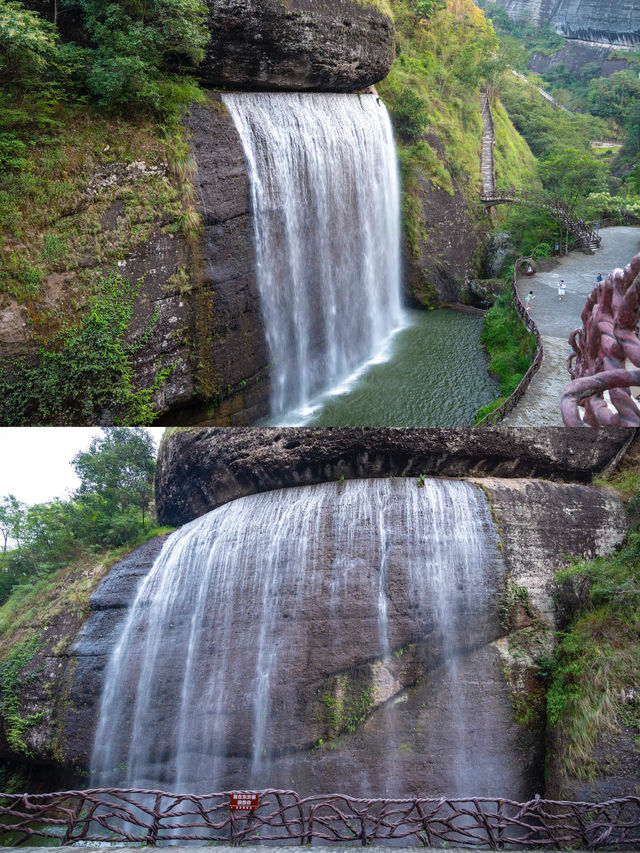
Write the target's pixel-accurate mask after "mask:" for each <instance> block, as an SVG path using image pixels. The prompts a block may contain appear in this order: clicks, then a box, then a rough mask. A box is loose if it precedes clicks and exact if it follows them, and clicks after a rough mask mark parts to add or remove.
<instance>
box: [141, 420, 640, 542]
mask: <svg viewBox="0 0 640 853" xmlns="http://www.w3.org/2000/svg"><path fill="white" fill-rule="evenodd" d="M633 435H634V432H633V430H627V429H608V430H580V429H576V430H571V431H567V430H566V429H528V428H522V429H520V428H515V429H514V428H512V429H508V428H498V429H490V430H468V429H465V428H442V429H429V430H412V429H332V430H323V429H313V428H290V429H286V430H281V429H277V428H266V427H265V428H254V429H248V430H229V429H198V428H193V429H189V430H177V431H176V432H173V433H171V434H169V435H168V436H166V437H165V439H164V440H163V442H162V444H161V446H160V452H159V458H158V471H157V475H156V502H157V510H158V517H159V519H160V520H161V522H162V523H163V524H170V525H172V526H177V525H181V524H185V523H186V522H187V521H191V519H193V518H197V517H198V516H199V515H203V514H204V513H205V512H209V510H211V509H214V507H217V506H220V505H221V504H224V503H226V502H227V501H230V500H233V499H234V498H238V497H242V496H243V495H250V494H254V493H255V492H262V491H268V490H270V489H279V488H283V487H286V486H299V485H306V484H310V483H322V482H326V481H328V480H338V479H339V478H340V477H344V478H345V479H351V478H362V477H418V476H419V475H420V474H425V475H430V476H442V477H466V476H476V477H487V476H493V477H502V478H504V477H545V478H548V479H553V480H569V481H575V482H590V480H591V477H592V475H593V473H594V472H598V471H601V470H603V469H604V468H605V467H606V466H607V465H608V464H609V463H610V462H611V461H612V460H613V459H614V458H615V457H616V456H617V454H618V453H620V452H621V451H622V450H623V448H624V447H625V446H626V445H627V444H628V443H629V442H630V441H631V438H632V436H633Z"/></svg>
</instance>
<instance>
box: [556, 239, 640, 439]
mask: <svg viewBox="0 0 640 853" xmlns="http://www.w3.org/2000/svg"><path fill="white" fill-rule="evenodd" d="M639 320H640V255H636V256H635V257H634V258H633V260H632V261H631V263H630V264H629V265H628V266H626V267H625V268H624V269H623V270H622V269H616V270H613V272H611V273H609V275H608V276H607V277H606V278H605V280H604V281H603V282H601V283H600V284H598V286H597V287H595V288H594V289H593V291H592V292H591V295H590V296H589V298H588V299H587V302H586V304H585V307H584V310H583V311H582V328H581V329H576V330H575V331H574V332H572V333H571V335H570V336H569V343H570V344H571V347H572V350H573V352H572V353H571V355H570V356H569V361H568V364H567V367H568V370H569V374H570V375H571V378H572V381H571V382H569V384H568V385H567V386H566V387H565V389H564V391H563V392H562V403H561V409H562V420H563V421H564V424H565V426H569V427H575V426H592V427H598V426H628V427H632V426H633V427H636V426H640V405H639V404H638V402H637V401H636V400H635V399H634V398H633V396H632V394H631V388H632V386H634V385H640V340H638V321H639ZM574 362H575V363H574ZM606 391H608V392H609V400H610V404H608V403H607V401H606V400H605V399H604V394H605V392H606ZM579 406H583V407H584V415H583V416H581V414H580V411H579Z"/></svg>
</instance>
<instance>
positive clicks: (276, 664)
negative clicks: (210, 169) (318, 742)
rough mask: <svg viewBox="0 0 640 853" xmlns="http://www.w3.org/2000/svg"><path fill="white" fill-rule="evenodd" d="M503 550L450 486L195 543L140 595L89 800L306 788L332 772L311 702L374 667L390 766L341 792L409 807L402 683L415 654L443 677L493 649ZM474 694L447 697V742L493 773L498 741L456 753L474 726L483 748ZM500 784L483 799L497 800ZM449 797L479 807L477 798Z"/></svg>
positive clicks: (394, 486) (406, 484)
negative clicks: (147, 792) (118, 791)
mask: <svg viewBox="0 0 640 853" xmlns="http://www.w3.org/2000/svg"><path fill="white" fill-rule="evenodd" d="M496 542H497V539H496V534H495V530H494V528H493V523H492V521H491V517H490V513H489V509H488V505H487V501H486V498H485V496H484V493H483V492H482V491H481V490H480V489H479V488H478V487H476V486H474V485H472V484H471V483H468V482H465V481H454V480H426V481H425V482H424V484H423V485H422V486H421V487H420V488H418V486H417V484H416V480H415V479H414V480H408V479H379V480H353V481H347V482H344V483H325V484H322V485H317V486H303V487H299V488H292V489H285V490H278V491H272V492H267V493H264V494H258V495H253V496H250V497H245V498H240V499H237V500H234V501H232V502H231V503H229V504H226V505H225V506H222V507H220V508H218V509H216V510H213V511H212V512H210V513H208V514H207V515H205V516H203V517H201V518H199V519H197V520H195V521H193V522H191V523H189V524H187V525H185V526H184V527H182V528H181V529H180V530H178V531H176V532H175V533H173V534H172V535H171V536H170V537H169V538H168V539H167V541H166V543H165V545H164V547H163V549H162V552H161V554H160V556H159V557H158V559H157V560H156V562H155V564H154V566H153V568H152V569H151V571H150V572H149V574H148V575H147V576H146V578H145V580H144V581H143V582H142V583H141V585H140V588H139V590H138V593H137V596H136V598H135V600H134V602H133V604H132V606H131V608H130V611H129V613H128V617H127V620H126V623H125V624H124V627H123V629H122V632H121V634H120V637H119V640H118V643H117V645H116V647H115V649H114V651H113V653H112V656H111V660H110V663H109V665H108V667H107V670H106V673H105V682H104V688H103V695H102V701H101V707H100V715H99V721H98V726H97V731H96V737H95V746H94V754H93V759H92V772H93V778H92V783H93V784H95V785H99V786H112V785H124V786H127V787H129V786H134V787H137V786H141V787H152V788H156V787H162V788H164V789H165V790H179V791H185V792H207V791H213V790H221V789H225V788H226V789H228V788H237V787H240V788H251V787H253V788H264V787H270V786H275V787H278V786H281V787H292V783H294V784H298V785H299V787H300V788H304V787H305V786H306V787H307V788H309V787H312V786H313V785H314V784H316V783H315V782H314V778H316V777H314V773H316V772H317V770H316V768H315V764H314V762H316V763H317V764H318V766H320V764H319V763H320V762H322V761H325V760H331V756H330V753H326V755H327V757H326V758H325V757H324V755H323V754H321V753H319V752H317V751H314V750H313V749H312V748H311V747H312V746H313V740H315V739H317V737H318V733H317V727H318V721H317V703H318V701H320V702H321V701H322V698H321V699H320V700H318V696H320V697H322V694H323V692H324V691H326V689H327V688H326V684H327V683H328V682H327V679H329V678H330V677H332V675H334V674H335V673H344V672H348V671H349V668H350V667H351V669H353V666H354V665H359V664H360V663H361V662H362V661H364V662H369V663H368V664H367V665H370V662H371V661H373V662H374V664H375V666H378V670H379V673H381V674H380V678H379V681H380V683H379V684H378V683H376V678H377V676H376V677H372V678H373V681H372V687H371V692H370V694H368V695H371V696H372V697H374V698H375V697H377V699H378V704H377V710H375V709H374V708H373V707H371V708H370V709H369V710H370V711H371V712H372V713H373V717H372V718H371V719H372V722H373V720H374V718H375V719H377V723H376V724H375V725H373V727H372V728H373V729H375V728H376V726H382V733H381V735H380V738H381V740H380V742H381V743H382V744H383V749H384V751H385V755H383V756H381V760H380V761H377V762H376V765H375V767H372V766H367V767H365V766H364V764H365V763H366V762H363V763H362V766H358V765H357V764H356V763H353V764H352V766H350V767H349V772H348V774H347V776H345V777H344V780H345V781H343V782H342V785H340V782H337V783H336V784H335V786H336V787H340V786H341V787H343V788H344V789H347V788H348V789H349V793H351V794H355V795H358V794H365V793H369V792H373V793H374V794H376V793H377V794H380V795H382V794H384V793H387V792H388V793H391V790H387V789H390V788H393V789H394V790H393V793H394V794H395V795H396V796H398V795H400V794H401V793H402V790H401V788H402V785H403V784H404V783H403V780H401V779H399V778H398V776H397V773H396V775H395V776H394V775H393V773H394V769H393V768H394V765H395V764H397V763H398V757H399V755H400V748H401V746H400V743H399V738H400V732H399V727H398V723H397V721H395V722H394V719H393V714H392V713H391V712H390V711H389V708H391V709H392V710H393V703H394V701H395V698H394V697H396V695H397V694H398V693H399V692H401V691H402V690H404V687H403V686H402V685H398V684H395V682H394V679H396V680H397V677H398V676H397V674H395V675H394V672H395V670H394V667H397V666H398V665H399V662H401V655H402V652H403V649H402V646H403V644H406V642H407V639H408V638H409V639H411V640H412V641H413V642H414V644H418V645H421V646H422V647H423V652H421V656H422V658H427V657H428V658H429V659H430V660H431V661H432V662H433V665H434V666H435V667H436V669H437V670H438V671H439V672H441V671H442V669H443V668H444V670H445V671H446V668H447V666H449V667H452V666H453V667H455V663H453V662H452V661H453V660H454V659H455V658H456V657H457V656H458V655H463V656H464V655H465V654H467V653H468V651H469V650H471V649H473V648H475V647H477V646H478V645H482V644H486V643H487V641H488V637H487V633H488V629H487V623H488V622H489V621H490V620H491V618H492V613H493V602H494V598H495V586H496V579H495V577H492V571H493V572H494V571H495V568H496V566H497V565H498V564H499V562H500V561H499V557H498V555H497V546H496ZM407 654H408V653H407ZM417 659H418V658H416V660H417ZM371 665H373V664H371ZM451 672H453V670H451V671H450V673H449V674H451ZM389 685H391V686H389ZM385 691H386V692H385ZM464 693H465V687H464V684H457V685H454V686H452V687H451V688H450V690H449V694H450V700H451V701H450V705H451V710H450V711H448V712H447V713H448V714H449V716H450V719H442V720H441V721H440V722H439V726H440V727H444V728H445V729H446V730H447V731H449V732H450V733H452V735H451V736H452V739H453V741H454V743H455V744H456V745H455V750H456V752H455V755H454V756H453V758H454V760H455V762H456V763H457V764H458V765H459V767H460V768H461V769H462V770H464V769H465V768H468V767H469V765H470V762H473V764H474V769H476V770H477V771H478V772H480V773H482V772H484V773H486V772H487V762H486V761H484V759H483V757H482V750H483V749H484V748H485V747H486V744H487V743H488V742H489V741H490V740H491V738H492V737H494V733H493V732H492V731H490V730H489V729H487V731H483V732H481V733H480V735H481V736H479V737H476V741H477V742H476V743H475V745H472V746H471V747H470V746H469V744H468V743H467V740H468V738H465V737H463V736H461V735H460V728H461V726H463V725H464V724H466V723H467V722H468V719H467V718H469V719H471V718H473V720H474V723H473V726H475V728H476V730H477V725H478V724H477V719H478V717H479V716H480V714H479V709H478V708H477V707H475V706H474V702H477V701H478V696H477V695H476V696H475V699H474V698H473V697H472V698H471V699H468V698H465V695H464ZM480 696H482V691H481V692H480ZM314 703H315V705H314ZM314 707H315V708H316V711H314V710H313V708H314ZM461 715H466V717H465V719H464V720H462V719H461V718H460V717H461ZM360 728H361V729H362V730H363V731H365V730H367V723H366V722H364V721H362V720H361V721H360ZM365 734H366V732H365ZM363 736H365V735H363ZM367 736H368V735H367ZM408 736H410V735H409V733H407V732H406V731H405V732H404V733H403V734H402V737H403V738H404V739H406V738H407V737H408ZM474 750H475V751H474ZM368 751H369V752H372V750H368ZM361 754H362V755H364V753H361ZM504 760H505V761H507V760H508V759H507V758H505V759H504ZM421 761H422V759H421ZM340 766H341V767H342V764H341V765H340ZM340 772H342V771H340ZM492 772H493V771H492ZM496 772H497V773H498V776H496V777H492V778H491V779H489V780H485V782H486V784H494V785H499V784H500V781H501V777H500V772H501V771H500V768H498V769H497V771H496ZM322 778H324V777H322ZM305 780H306V781H305ZM496 780H497V781H496ZM317 784H323V783H322V781H320V782H318V783H317ZM324 784H329V785H331V782H327V781H326V780H325V781H324ZM424 784H425V785H426V784H431V785H433V784H435V783H434V782H433V781H430V782H428V783H427V781H425V783H424ZM447 784H450V787H451V789H452V790H450V791H449V793H469V792H468V791H464V790H463V788H464V786H465V784H467V783H460V786H458V787H459V788H460V789H459V790H453V789H454V788H455V787H456V786H457V785H458V783H457V782H456V781H455V780H454V781H453V782H451V783H447ZM485 787H486V786H485ZM317 792H318V791H317V790H316V793H317ZM471 793H475V794H476V795H477V794H479V793H481V791H479V790H475V791H472V792H471ZM502 793H506V791H504V790H503V791H502Z"/></svg>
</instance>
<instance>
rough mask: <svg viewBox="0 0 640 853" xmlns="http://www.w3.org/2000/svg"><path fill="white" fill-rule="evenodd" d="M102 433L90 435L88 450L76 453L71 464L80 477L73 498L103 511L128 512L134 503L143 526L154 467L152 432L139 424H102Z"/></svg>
mask: <svg viewBox="0 0 640 853" xmlns="http://www.w3.org/2000/svg"><path fill="white" fill-rule="evenodd" d="M102 432H103V435H102V436H98V437H96V438H94V439H93V441H92V442H91V445H90V447H89V449H88V450H86V451H83V452H81V453H78V454H77V455H76V456H75V458H74V460H73V467H74V468H75V470H76V473H77V474H78V476H79V477H80V480H81V484H80V488H79V489H78V490H77V492H76V498H77V499H78V500H79V501H80V502H81V503H84V504H92V508H93V509H94V510H95V509H96V508H97V505H96V500H95V499H96V498H98V499H99V500H100V502H102V511H106V512H113V511H115V510H118V511H119V512H120V513H125V514H126V513H127V510H128V509H129V508H130V507H135V508H136V509H137V510H139V511H140V513H141V515H142V526H143V528H144V526H145V514H146V513H147V511H148V509H149V506H150V503H151V498H152V495H153V478H154V473H155V467H156V460H155V448H154V445H153V439H152V438H151V433H149V432H148V431H147V430H146V429H143V428H141V427H134V428H128V427H111V428H108V427H105V428H104V429H103V430H102Z"/></svg>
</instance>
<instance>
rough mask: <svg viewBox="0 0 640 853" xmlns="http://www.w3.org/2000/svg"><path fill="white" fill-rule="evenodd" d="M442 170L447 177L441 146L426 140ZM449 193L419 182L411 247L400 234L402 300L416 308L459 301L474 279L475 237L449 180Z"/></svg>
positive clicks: (434, 140)
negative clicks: (404, 297)
mask: <svg viewBox="0 0 640 853" xmlns="http://www.w3.org/2000/svg"><path fill="white" fill-rule="evenodd" d="M425 140H426V142H428V143H429V145H430V146H431V148H432V149H433V150H434V151H435V152H436V154H437V155H438V157H439V158H440V160H441V161H442V164H443V166H444V167H445V169H447V171H449V172H450V173H451V170H450V169H449V164H448V163H447V159H446V156H445V151H444V145H443V144H442V140H441V139H440V138H439V137H438V136H437V135H436V134H434V133H429V134H426V135H425ZM451 184H452V187H453V193H452V194H449V193H448V192H446V191H445V190H444V189H442V188H440V187H437V186H435V185H433V184H431V183H430V182H428V181H426V180H420V181H419V183H418V187H417V190H418V192H417V195H416V196H415V198H416V203H417V204H418V205H419V214H418V221H419V224H420V227H419V229H417V231H418V233H417V234H416V236H415V240H414V243H413V245H411V246H409V245H408V240H407V235H406V234H405V246H404V268H405V283H406V288H407V291H408V293H407V296H408V297H409V299H410V300H411V301H413V302H416V303H418V304H419V305H426V306H429V305H437V304H441V303H447V302H453V303H456V302H458V301H459V296H460V293H461V292H462V291H463V289H464V287H465V284H466V282H467V281H468V279H469V278H471V277H472V276H473V272H474V252H475V250H476V248H477V246H478V242H479V240H478V235H477V233H476V229H475V228H474V223H473V221H472V219H471V215H470V211H469V208H468V205H467V201H466V199H465V197H464V194H463V192H462V190H461V189H460V187H459V185H458V183H457V181H456V180H455V178H454V177H453V175H451Z"/></svg>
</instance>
